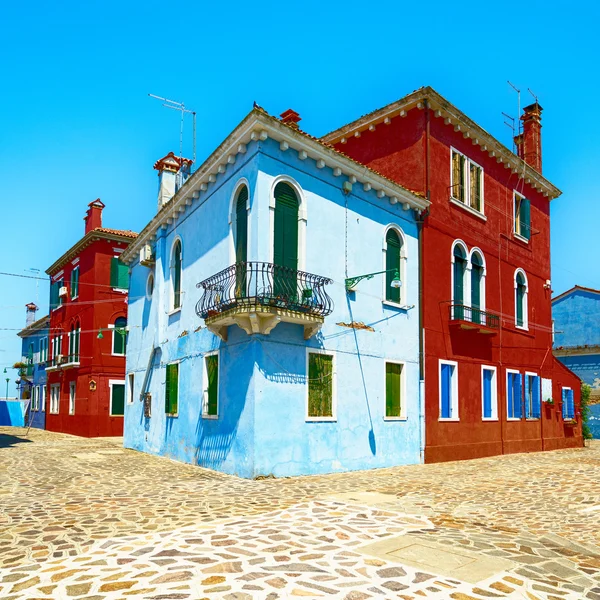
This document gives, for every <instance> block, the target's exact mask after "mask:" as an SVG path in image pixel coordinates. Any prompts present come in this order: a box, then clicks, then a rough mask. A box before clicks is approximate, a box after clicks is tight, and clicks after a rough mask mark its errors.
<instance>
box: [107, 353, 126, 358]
mask: <svg viewBox="0 0 600 600" xmlns="http://www.w3.org/2000/svg"><path fill="white" fill-rule="evenodd" d="M111 356H122V357H123V358H124V357H125V356H127V355H126V354H115V353H114V352H111Z"/></svg>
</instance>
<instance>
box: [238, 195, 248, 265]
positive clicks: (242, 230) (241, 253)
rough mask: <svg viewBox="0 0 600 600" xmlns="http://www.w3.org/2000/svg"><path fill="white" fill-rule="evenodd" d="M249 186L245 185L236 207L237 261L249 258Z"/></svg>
mask: <svg viewBox="0 0 600 600" xmlns="http://www.w3.org/2000/svg"><path fill="white" fill-rule="evenodd" d="M247 204H248V188H247V187H246V186H243V187H242V189H241V190H240V193H239V194H238V198H237V203H236V208H235V225H236V228H235V234H236V235H235V262H246V261H247V260H248V210H247V209H246V206H247Z"/></svg>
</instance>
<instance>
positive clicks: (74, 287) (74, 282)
mask: <svg viewBox="0 0 600 600" xmlns="http://www.w3.org/2000/svg"><path fill="white" fill-rule="evenodd" d="M77 296H79V267H75V268H74V269H73V270H72V271H71V300H73V299H74V298H77Z"/></svg>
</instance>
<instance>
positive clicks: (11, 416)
mask: <svg viewBox="0 0 600 600" xmlns="http://www.w3.org/2000/svg"><path fill="white" fill-rule="evenodd" d="M24 424H25V403H23V402H21V401H19V400H13V401H10V400H8V401H5V400H0V425H2V426H6V425H8V426H12V427H23V425H24Z"/></svg>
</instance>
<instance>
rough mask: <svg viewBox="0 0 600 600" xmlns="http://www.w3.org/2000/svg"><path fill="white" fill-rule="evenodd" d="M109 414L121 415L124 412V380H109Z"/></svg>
mask: <svg viewBox="0 0 600 600" xmlns="http://www.w3.org/2000/svg"><path fill="white" fill-rule="evenodd" d="M108 385H109V386H110V416H111V417H122V416H123V415H124V414H125V382H124V381H112V380H109V382H108Z"/></svg>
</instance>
